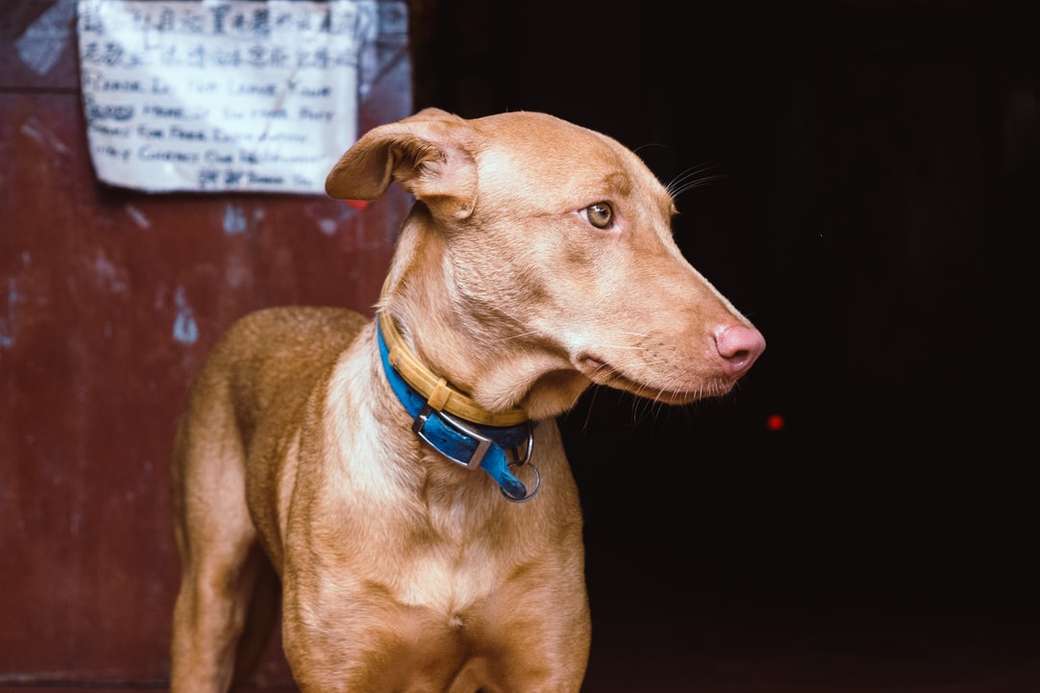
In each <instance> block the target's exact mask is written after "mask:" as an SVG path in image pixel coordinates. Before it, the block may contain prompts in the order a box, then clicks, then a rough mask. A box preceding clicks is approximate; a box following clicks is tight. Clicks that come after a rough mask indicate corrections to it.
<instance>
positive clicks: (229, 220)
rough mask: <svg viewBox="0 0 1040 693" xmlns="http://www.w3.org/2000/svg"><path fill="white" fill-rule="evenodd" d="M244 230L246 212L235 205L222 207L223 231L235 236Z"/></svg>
mask: <svg viewBox="0 0 1040 693" xmlns="http://www.w3.org/2000/svg"><path fill="white" fill-rule="evenodd" d="M245 232H246V213H245V211H243V209H242V208H241V207H239V206H237V205H228V206H227V207H225V208H224V233H226V234H227V235H229V236H237V235H239V234H242V233H245Z"/></svg>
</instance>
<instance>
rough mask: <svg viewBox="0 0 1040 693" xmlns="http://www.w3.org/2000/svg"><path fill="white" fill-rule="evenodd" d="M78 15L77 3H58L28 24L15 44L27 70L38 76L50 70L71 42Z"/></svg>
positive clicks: (60, 1)
mask: <svg viewBox="0 0 1040 693" xmlns="http://www.w3.org/2000/svg"><path fill="white" fill-rule="evenodd" d="M75 14H76V0H58V2H56V3H54V5H53V6H51V8H50V9H49V10H47V11H46V12H44V13H43V14H41V15H40V16H39V18H38V19H37V20H36V21H35V22H33V23H32V24H30V25H29V28H28V29H26V30H25V32H24V33H23V34H22V35H21V36H20V37H19V38H18V40H17V41H16V42H15V44H14V45H15V47H16V48H17V49H18V57H19V58H21V59H22V62H23V63H25V66H26V67H28V68H29V69H30V70H32V71H33V72H35V73H36V74H38V75H45V74H47V73H48V72H50V71H51V68H53V67H54V66H55V65H56V64H57V63H58V60H60V59H61V54H62V53H63V52H64V51H65V46H66V45H67V44H68V43H69V33H70V30H71V26H70V25H71V23H72V18H73V16H75Z"/></svg>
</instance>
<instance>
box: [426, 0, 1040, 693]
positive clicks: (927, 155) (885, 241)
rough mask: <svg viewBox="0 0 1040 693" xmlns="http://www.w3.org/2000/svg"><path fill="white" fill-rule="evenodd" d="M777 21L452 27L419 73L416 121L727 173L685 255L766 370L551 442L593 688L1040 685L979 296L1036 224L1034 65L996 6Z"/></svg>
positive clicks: (626, 7) (589, 402)
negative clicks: (510, 123) (464, 125)
mask: <svg viewBox="0 0 1040 693" xmlns="http://www.w3.org/2000/svg"><path fill="white" fill-rule="evenodd" d="M788 5H789V3H782V4H781V3H774V4H772V5H771V6H769V7H767V8H763V7H759V6H754V5H748V4H744V3H561V2H544V1H543V2H525V3H494V4H490V5H489V4H485V3H481V2H460V3H451V7H449V6H448V4H447V3H444V4H443V6H442V7H441V10H440V12H439V13H438V14H437V31H436V33H435V35H434V38H433V39H432V46H431V47H430V49H429V56H428V57H429V59H428V60H421V59H420V60H417V63H416V86H417V98H418V99H419V101H420V103H417V106H421V105H426V104H431V105H432V104H436V105H439V106H441V107H444V108H447V109H449V110H453V111H455V112H458V113H459V114H461V115H463V116H477V115H481V114H484V113H491V112H497V111H502V110H536V111H546V112H549V113H553V114H555V115H558V116H561V117H563V118H566V119H569V120H572V121H574V122H577V123H580V124H582V125H585V126H587V127H590V128H593V129H596V130H600V131H602V132H605V133H608V134H610V135H612V136H614V137H615V138H617V139H619V140H620V141H621V142H623V143H624V144H626V145H628V146H629V147H631V148H634V149H635V148H638V151H639V154H640V156H642V157H643V159H644V160H645V161H646V162H647V164H648V165H649V166H650V167H651V169H653V170H654V172H655V173H656V174H657V175H658V176H659V177H660V178H661V180H663V181H666V182H667V181H668V180H670V179H671V178H672V177H674V176H675V175H677V174H678V173H680V172H681V171H682V170H683V169H686V168H687V167H690V166H693V165H696V164H704V163H710V164H713V165H714V168H713V170H712V171H711V172H712V173H719V174H724V176H725V177H724V178H722V179H720V180H717V181H714V182H712V183H711V184H710V185H706V186H705V187H701V188H697V189H694V190H692V191H690V192H687V193H685V194H684V195H683V196H682V197H681V198H680V199H679V201H678V206H679V209H680V212H681V214H680V216H679V217H678V219H677V221H676V223H675V232H676V238H677V240H678V242H679V244H680V246H681V247H682V249H683V251H684V253H685V255H686V257H687V258H688V259H689V260H690V261H691V262H692V263H693V264H694V265H695V266H696V267H697V268H698V269H700V270H701V271H702V272H703V273H704V274H705V275H706V276H707V277H708V278H709V279H710V280H711V281H713V282H714V283H715V284H716V286H717V287H718V288H719V289H720V290H721V291H722V292H723V293H724V294H726V295H727V296H728V297H730V298H731V299H732V300H733V301H734V303H735V304H736V305H737V307H738V308H740V309H741V310H743V311H745V313H746V314H747V315H748V316H749V317H750V318H751V319H752V320H753V321H754V322H755V323H756V325H757V326H758V327H759V328H760V329H761V330H762V332H763V333H764V334H765V336H766V339H767V341H768V345H769V346H768V348H767V350H766V353H765V355H764V356H763V358H762V359H761V360H760V361H759V362H758V363H757V364H756V365H755V367H754V368H753V369H752V372H751V373H750V375H749V376H747V378H746V379H745V381H744V382H743V383H742V384H741V385H740V386H739V389H738V390H737V391H736V392H735V393H734V394H732V395H730V396H729V397H728V398H726V399H725V400H723V401H719V402H712V403H710V404H702V405H697V406H694V407H692V408H690V409H689V410H672V409H668V408H664V409H657V408H652V407H649V406H647V405H645V404H640V403H634V400H633V399H632V398H631V397H629V396H628V395H617V394H613V393H611V392H609V391H599V392H592V393H590V394H588V395H586V396H585V397H584V398H583V400H582V402H581V404H580V406H579V407H578V408H577V409H576V410H574V411H573V412H571V413H570V414H569V415H568V416H566V417H564V418H563V419H562V425H563V428H564V431H565V440H566V444H567V448H568V451H569V453H570V456H571V458H572V460H573V462H574V467H575V470H576V473H577V476H578V479H579V485H580V488H581V489H582V494H583V503H584V506H585V512H586V522H587V527H588V529H587V533H586V539H587V545H588V568H589V573H588V575H589V584H590V590H591V599H592V607H593V626H594V646H593V651H592V662H591V668H590V674H589V679H588V680H589V684H590V690H613V689H612V688H610V686H609V685H608V682H612V681H615V682H627V684H628V688H627V689H629V690H640V689H642V690H665V689H667V690H690V689H692V688H697V687H698V686H695V684H696V683H698V682H699V683H700V684H701V686H703V690H719V688H717V686H723V685H737V683H736V682H742V683H744V684H745V685H747V684H750V683H751V682H770V683H772V684H781V683H783V684H788V685H794V686H808V685H810V684H814V685H820V686H823V687H824V688H827V689H829V690H850V689H855V690H860V688H858V686H863V687H864V690H906V689H907V688H909V687H911V686H912V685H922V686H924V685H926V684H927V685H937V686H938V685H940V684H947V685H948V684H951V683H954V682H958V683H961V684H963V685H966V686H968V685H970V684H975V685H977V686H978V690H980V691H982V690H997V689H998V688H1001V686H1006V687H1007V689H1008V690H1018V689H1020V690H1040V678H1038V677H1037V676H1036V675H1035V674H1036V667H1037V663H1038V662H1037V658H1038V654H1040V650H1038V647H1040V628H1038V622H1037V617H1038V616H1040V610H1038V608H1037V604H1038V600H1037V598H1036V597H1035V592H1036V585H1037V572H1036V571H1035V569H1033V567H1032V564H1033V563H1034V560H1035V558H1034V553H1035V552H1034V548H1033V547H1034V546H1035V543H1036V529H1037V503H1036V499H1035V487H1034V486H1033V485H1032V484H1031V483H1030V475H1028V473H1027V472H1028V470H1029V468H1030V467H1031V466H1032V464H1033V462H1032V459H1031V458H1032V455H1031V454H1030V453H1029V452H1028V448H1026V449H1025V450H1023V449H1022V448H1021V447H1020V444H1021V442H1022V440H1023V438H1024V436H1022V435H1021V431H1022V428H1021V423H1022V419H1023V418H1024V417H1021V416H1020V415H1018V414H1015V412H1014V410H1015V409H1016V408H1017V406H1018V405H1017V404H1015V402H1014V395H1015V392H1017V391H1021V389H1022V387H1023V383H1022V380H1021V379H1022V378H1024V371H1029V370H1031V369H1029V367H1028V366H1027V360H1028V358H1029V357H1028V355H1027V353H1028V347H1027V342H1028V341H1029V338H1028V337H1026V336H1025V334H1024V333H1023V332H1021V331H1020V330H1024V329H1027V325H1028V324H1029V322H1030V318H1029V317H1028V316H1026V317H1024V318H1023V317H1020V316H1012V315H1010V313H1011V311H1010V310H1009V309H1008V308H1006V307H1004V306H1002V305H1000V304H1001V303H1002V302H1003V303H1006V302H1008V301H1010V300H1012V298H1011V297H1012V296H1014V295H1015V294H1014V293H1011V294H1009V295H1008V296H1007V297H1006V298H1003V299H1001V298H1000V297H999V296H998V295H997V292H996V291H993V290H992V289H991V274H990V271H991V270H992V259H991V253H992V252H993V250H994V249H995V248H996V247H1000V246H1003V247H1012V248H1013V247H1019V244H1020V243H1022V240H1023V237H1024V236H1026V235H1031V234H1032V233H1034V232H1035V230H1037V228H1038V224H1037V214H1036V213H1035V208H1036V202H1037V200H1036V197H1037V193H1038V192H1040V186H1038V183H1040V175H1038V173H1040V168H1038V156H1040V147H1038V144H1040V139H1038V138H1040V119H1038V114H1040V100H1038V99H1040V82H1038V80H1037V72H1036V70H1035V67H1036V62H1035V61H1036V58H1037V53H1036V42H1035V39H1032V38H1029V36H1028V34H1027V30H1026V28H1025V27H1026V22H1024V17H1016V16H1014V15H1013V14H1012V13H1007V12H1003V13H1002V12H998V11H995V10H994V9H992V8H991V7H990V6H989V5H988V4H987V3H970V2H960V3H926V2H917V3H905V2H887V3H886V2H827V3H812V4H802V5H800V6H799V7H798V8H796V9H793V10H792V9H791V8H790V7H789V6H788ZM485 24H486V26H488V27H490V29H489V30H486V31H482V30H479V29H477V28H476V27H478V26H483V25H485ZM1011 283H1014V279H1011ZM1016 288H1017V291H1018V292H1021V291H1022V290H1023V288H1024V287H1022V286H1019V287H1016ZM770 415H780V416H782V417H783V419H784V423H785V426H784V428H783V430H782V431H778V432H772V431H769V430H767V426H766V422H767V417H769V416H770ZM1027 425H1028V424H1027ZM1027 668H1032V671H1033V675H1031V676H1030V675H1027V674H1024V673H1022V672H1023V670H1024V669H1027ZM1018 676H1021V677H1022V678H1021V679H1018V678H1016V677H1018ZM650 682H653V684H651V683H650ZM679 682H685V684H682V683H679ZM593 684H595V685H593ZM684 685H685V686H688V687H684ZM618 686H619V687H617V690H625V689H626V686H625V685H622V684H618ZM725 690H730V689H729V688H726V689H725ZM785 690H786V689H785ZM803 690H804V688H803ZM812 690H816V688H813V689H812ZM928 690H931V689H930V688H929V689H928ZM943 690H946V689H945V688H943ZM957 690H961V689H959V688H958V689H957ZM970 690H976V688H974V687H970Z"/></svg>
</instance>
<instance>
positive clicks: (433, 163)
mask: <svg viewBox="0 0 1040 693" xmlns="http://www.w3.org/2000/svg"><path fill="white" fill-rule="evenodd" d="M473 140H474V132H473V129H472V128H471V127H470V126H469V124H468V123H467V122H466V121H465V120H463V119H462V118H459V117H458V116H454V115H451V114H450V113H446V112H444V111H441V110H439V109H436V108H427V109H425V110H423V111H420V112H419V113H416V114H415V115H413V116H410V117H408V118H405V119H404V120H401V121H398V122H396V123H390V124H389V125H382V126H380V127H377V128H374V129H372V130H370V131H369V132H367V133H366V134H365V135H364V136H363V137H362V138H361V139H359V140H358V141H357V142H356V143H354V146H353V147H351V148H350V149H348V150H347V152H346V153H345V154H344V155H343V156H342V157H340V160H339V161H338V162H337V163H336V165H335V166H334V167H333V168H332V171H331V172H330V173H329V175H328V178H326V179H325V192H327V193H328V194H329V195H330V196H331V197H336V198H339V199H347V200H374V199H375V198H377V197H379V196H380V195H382V194H383V192H384V191H386V189H387V187H388V186H389V185H390V182H391V181H393V180H396V181H398V182H399V183H401V184H402V185H403V186H404V187H405V188H406V189H407V190H408V191H409V192H410V193H412V194H413V195H415V197H416V198H417V199H419V200H422V201H423V202H425V203H426V205H427V206H428V207H429V208H430V211H431V212H432V213H433V214H434V216H444V217H449V218H453V219H465V218H466V217H468V216H469V215H470V214H471V213H472V212H473V206H474V204H475V203H476V195H477V165H476V161H474V158H473V153H472V152H473V148H474V145H473Z"/></svg>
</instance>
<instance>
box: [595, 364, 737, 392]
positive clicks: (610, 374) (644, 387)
mask: <svg viewBox="0 0 1040 693" xmlns="http://www.w3.org/2000/svg"><path fill="white" fill-rule="evenodd" d="M577 364H578V370H580V371H581V373H582V374H583V375H584V376H585V377H586V378H588V379H589V380H591V381H592V382H594V383H596V384H597V385H605V386H607V387H612V388H614V389H617V390H624V391H625V392H630V393H632V394H633V395H636V396H637V397H645V398H647V399H652V400H654V401H655V402H664V403H665V404H690V403H691V402H696V401H697V400H700V399H704V398H706V397H718V396H720V395H724V394H726V393H727V392H729V391H730V390H731V389H733V382H734V381H730V380H720V379H711V380H709V381H706V382H703V383H701V384H699V385H698V387H696V388H695V389H690V390H681V389H674V388H668V387H658V386H656V385H651V384H649V383H645V382H640V381H639V380H636V379H634V378H632V377H630V376H628V375H626V374H625V373H624V372H623V371H621V370H620V369H618V368H617V367H616V366H612V365H610V364H609V363H608V362H607V361H604V360H602V359H600V358H597V357H595V356H588V355H585V356H581V357H579V358H578V359H577Z"/></svg>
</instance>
